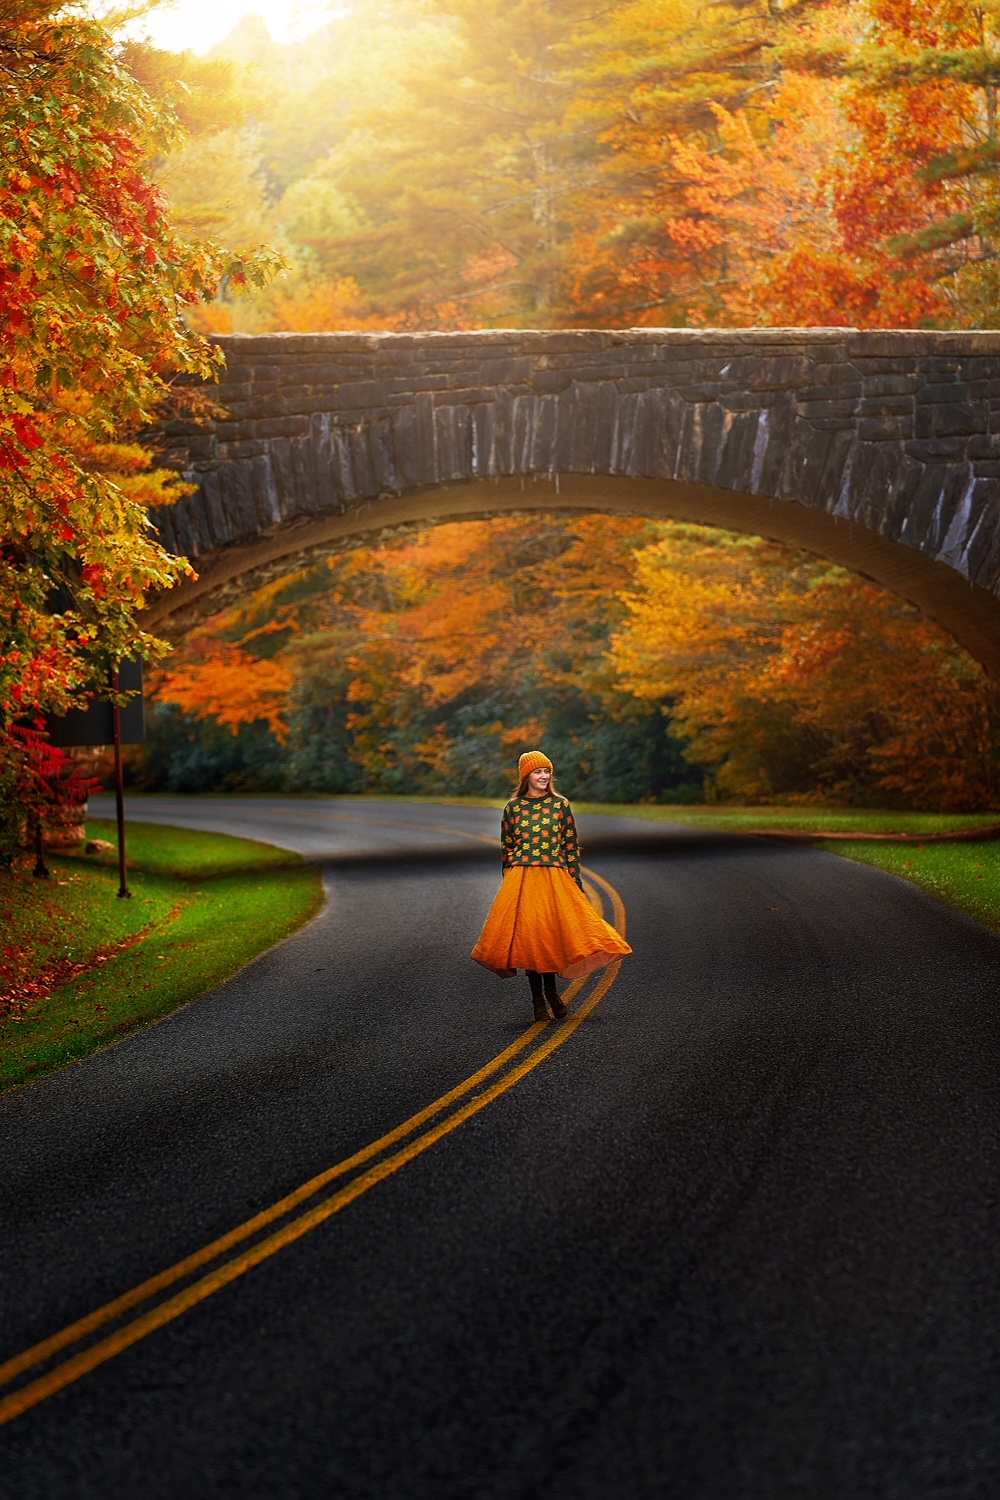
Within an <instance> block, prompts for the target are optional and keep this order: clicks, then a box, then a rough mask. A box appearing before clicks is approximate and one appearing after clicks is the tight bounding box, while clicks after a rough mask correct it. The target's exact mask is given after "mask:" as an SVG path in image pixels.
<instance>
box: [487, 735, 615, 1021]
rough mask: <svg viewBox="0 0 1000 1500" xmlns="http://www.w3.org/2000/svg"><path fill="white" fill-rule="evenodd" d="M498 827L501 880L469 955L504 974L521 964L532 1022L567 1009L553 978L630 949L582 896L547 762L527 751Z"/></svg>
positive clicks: (567, 812) (567, 816)
mask: <svg viewBox="0 0 1000 1500" xmlns="http://www.w3.org/2000/svg"><path fill="white" fill-rule="evenodd" d="M517 775H518V787H517V791H516V792H515V793H514V795H513V797H512V798H511V800H510V801H509V802H508V803H507V806H506V807H505V808H504V810H503V821H502V822H501V825H500V845H501V849H502V863H503V882H502V884H501V886H500V889H499V891H498V892H497V894H496V899H495V900H494V902H493V905H492V907H491V908H490V914H489V916H488V917H487V918H486V922H485V925H484V926H483V930H482V933H481V934H480V937H479V942H478V943H477V944H476V946H475V948H473V950H472V957H473V958H474V959H475V960H476V962H477V963H481V964H483V965H484V967H485V968H487V969H492V970H493V972H494V974H499V975H500V976H501V978H503V979H510V978H512V977H513V976H514V975H515V974H516V973H517V971H518V969H524V971H525V973H526V974H527V976H528V983H529V984H530V985H531V1001H532V1004H533V1006H534V1010H535V1020H536V1021H547V1020H548V1012H547V1011H546V1009H545V1002H546V1000H547V1001H548V1003H549V1005H550V1006H551V1009H552V1014H553V1015H554V1016H556V1017H557V1018H559V1017H562V1016H564V1015H565V1014H566V1007H565V1005H564V1004H563V1003H562V1001H561V1000H560V998H559V991H558V990H557V989H556V975H557V974H561V975H563V976H564V977H565V978H567V979H576V978H578V977H579V976H580V975H581V974H590V973H591V972H592V971H593V970H594V969H602V968H603V967H604V966H605V964H610V963H613V962H614V961H615V959H617V958H621V957H623V956H624V955H625V954H626V953H631V952H632V950H631V948H630V947H629V945H628V943H626V941H625V939H624V938H622V937H620V936H619V934H618V933H617V932H616V931H615V929H614V928H613V927H609V926H608V924H607V922H605V921H604V919H603V918H602V917H599V916H598V915H597V912H596V911H595V910H594V908H593V907H592V906H591V904H590V902H589V901H588V900H587V898H586V896H585V895H584V894H583V884H582V882H581V880H580V844H579V840H578V839H577V836H576V824H575V822H574V821H573V812H572V809H571V808H570V805H569V803H568V802H567V801H566V798H565V797H561V796H560V795H559V793H558V792H557V791H556V789H555V785H554V783H553V779H552V762H551V761H550V760H549V758H548V756H547V755H543V754H542V752H541V750H529V751H528V752H527V753H526V754H525V755H522V756H521V759H520V760H519V761H518V763H517Z"/></svg>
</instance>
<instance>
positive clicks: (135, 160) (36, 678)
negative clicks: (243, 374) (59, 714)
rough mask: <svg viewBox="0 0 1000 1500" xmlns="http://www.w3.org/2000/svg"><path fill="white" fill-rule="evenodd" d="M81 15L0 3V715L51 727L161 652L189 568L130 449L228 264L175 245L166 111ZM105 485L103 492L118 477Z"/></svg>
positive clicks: (188, 360)
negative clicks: (134, 664) (155, 601)
mask: <svg viewBox="0 0 1000 1500" xmlns="http://www.w3.org/2000/svg"><path fill="white" fill-rule="evenodd" d="M143 55H144V54H143V52H142V49H135V48H127V49H123V48H121V47H119V46H118V44H116V43H115V41H114V39H113V38H112V37H111V35H110V34H109V33H108V31H107V30H106V29H105V28H104V27H103V26H102V25H101V24H100V23H99V22H97V21H95V20H93V19H91V18H90V16H89V14H88V12H87V10H86V9H85V7H84V6H82V5H79V6H77V5H69V6H66V5H62V4H55V3H52V0H6V3H2V4H0V147H2V149H0V161H2V168H0V303H2V308H3V314H4V316H3V320H2V324H0V533H2V551H0V620H2V630H3V641H4V644H3V652H2V660H0V711H2V715H3V717H4V719H5V720H9V719H10V718H11V717H12V716H13V717H17V716H19V715H24V714H25V713H30V712H35V711H37V710H55V711H59V710H61V709H63V708H65V707H66V706H67V704H69V703H70V702H71V701H72V700H73V699H74V698H75V697H76V695H77V694H78V693H79V691H80V690H81V689H82V688H85V687H87V686H89V685H92V684H94V683H96V682H100V683H102V684H103V683H104V682H106V669H107V666H108V664H109V663H111V662H114V661H116V660H118V659H120V658H122V657H125V656H128V655H131V654H133V653H134V652H135V651H136V650H139V651H141V652H143V653H144V654H155V653H156V652H157V651H158V650H159V649H160V648H159V645H158V643H157V642H156V641H155V639H154V638H153V637H151V636H150V635H149V634H148V633H145V632H143V630H142V629H141V624H140V622H139V611H140V609H141V606H142V603H143V600H144V598H145V595H146V593H147V591H148V590H150V589H158V588H166V587H169V586H170V585H171V584H172V583H173V582H175V581H176V580H177V579H178V578H179V577H180V576H181V575H182V574H183V573H185V572H186V571H187V564H186V563H185V562H184V561H183V559H178V558H175V557H171V556H169V555H168V554H167V553H166V552H165V551H164V550H163V548H162V547H160V546H159V545H158V543H157V542H156V540H155V537H154V536H153V535H152V533H151V532H150V530H149V528H148V525H147V522H146V510H145V504H144V501H145V500H148V499H150V498H155V499H156V500H157V501H158V502H160V501H162V499H163V498H164V496H165V495H168V494H169V490H170V486H169V484H168V482H167V479H166V477H165V476H163V477H161V478H155V479H152V480H149V479H148V478H147V480H146V481H145V484H146V490H145V493H139V490H141V488H142V486H141V484H130V483H127V482H120V476H121V475H123V474H130V475H131V476H132V478H133V479H136V480H137V479H138V476H139V475H141V473H142V471H143V469H144V467H145V465H144V461H143V459H142V458H141V457H140V456H139V455H138V454H137V453H136V452H135V451H134V450H133V451H131V452H130V451H129V444H128V442H127V441H126V442H125V444H124V447H121V446H119V447H118V448H117V451H115V452H110V451H108V447H109V445H116V444H118V445H120V444H121V439H122V437H123V436H125V437H126V438H127V437H128V435H129V433H131V432H134V431H135V430H136V429H137V428H138V427H139V426H141V424H143V423H144V422H146V421H147V420H148V418H149V416H150V414H151V413H152V411H153V409H154V408H155V406H156V404H157V402H158V401H159V400H161V398H163V397H164V396H165V395H166V394H167V393H168V379H169V375H170V372H171V371H184V372H188V373H193V374H197V375H200V376H202V377H206V378H210V377H211V375H212V373H213V370H214V368H215V355H214V353H213V351H212V350H211V348H210V347H209V346H208V345H207V344H205V343H203V342H201V341H200V340H198V339H196V338H193V337H191V336H190V335H189V334H187V333H186V331H185V328H184V324H183V322H182V319H181V317H180V314H181V312H182V311H183V309H184V308H185V307H186V306H188V305H190V304H192V303H195V302H197V301H199V300H200V299H203V298H207V297H211V296H212V295H213V294H214V293H215V290H216V288H217V287H218V285H219V283H220V282H221V281H222V280H223V279H224V278H225V279H227V280H228V281H229V282H230V283H233V282H236V283H239V282H244V283H247V282H250V281H259V280H261V279H262V278H263V277H264V275H265V274H266V270H267V265H268V261H267V257H266V256H259V257H257V258H252V257H251V258H249V259H247V258H243V257H239V256H232V255H229V254H226V253H224V252H222V251H221V250H219V249H217V248H216V247H214V246H212V245H211V244H203V243H198V242H196V241H194V240H188V239H186V238H184V237H183V236H181V235H179V234H178V233H177V232H176V231H175V230H174V229H173V227H172V226H171V223H170V219H169V214H168V211H167V205H166V202H165V200H164V198H163V196H162V194H161V193H160V192H159V191H158V190H157V188H156V187H155V186H154V184H153V181H152V179H151V164H152V163H153V161H154V160H155V159H156V157H157V155H158V153H163V152H165V151H167V150H168V149H169V148H170V146H171V144H172V143H173V141H174V140H176V139H177V135H178V131H179V129H180V125H179V122H178V119H177V116H176V112H175V111H174V110H172V109H171V108H170V106H169V102H168V101H165V100H164V99H162V98H159V99H158V98H156V97H154V95H153V93H151V92H150V90H149V89H148V88H147V87H146V86H144V84H143V82H142V81H140V78H139V76H138V74H139V72H140V71H141V69H140V68H139V60H140V59H141V58H142V57H143ZM115 475H118V476H119V478H117V479H116V477H115Z"/></svg>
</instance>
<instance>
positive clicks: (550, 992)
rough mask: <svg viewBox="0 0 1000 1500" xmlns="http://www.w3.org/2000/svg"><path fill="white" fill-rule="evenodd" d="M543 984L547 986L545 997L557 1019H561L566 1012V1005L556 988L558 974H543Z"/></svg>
mask: <svg viewBox="0 0 1000 1500" xmlns="http://www.w3.org/2000/svg"><path fill="white" fill-rule="evenodd" d="M542 984H543V985H544V987H545V998H546V1000H547V1001H548V1002H549V1007H550V1009H551V1011H552V1014H553V1015H554V1016H555V1018H556V1020H557V1021H561V1020H562V1018H563V1016H564V1015H565V1014H566V1007H565V1005H563V1003H562V1001H561V1000H560V999H559V991H558V990H557V989H556V976H555V975H554V974H543V975H542Z"/></svg>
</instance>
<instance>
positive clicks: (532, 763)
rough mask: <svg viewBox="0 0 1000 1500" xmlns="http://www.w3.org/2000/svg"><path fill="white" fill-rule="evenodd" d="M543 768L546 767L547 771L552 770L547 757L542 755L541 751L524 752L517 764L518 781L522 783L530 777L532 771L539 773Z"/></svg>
mask: <svg viewBox="0 0 1000 1500" xmlns="http://www.w3.org/2000/svg"><path fill="white" fill-rule="evenodd" d="M543 766H548V768H549V770H550V771H551V770H552V762H551V761H550V760H549V757H548V756H547V755H544V754H543V753H542V751H541V750H526V751H525V752H524V754H523V755H522V756H521V758H520V760H519V761H518V763H517V779H518V781H519V782H520V781H523V780H524V778H525V777H526V776H530V775H531V773H532V771H540V770H541V769H542V767H543Z"/></svg>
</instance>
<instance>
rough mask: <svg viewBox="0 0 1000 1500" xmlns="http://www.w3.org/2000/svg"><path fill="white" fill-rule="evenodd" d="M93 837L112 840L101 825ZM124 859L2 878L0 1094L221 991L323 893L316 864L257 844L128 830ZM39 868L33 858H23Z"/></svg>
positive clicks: (93, 859)
mask: <svg viewBox="0 0 1000 1500" xmlns="http://www.w3.org/2000/svg"><path fill="white" fill-rule="evenodd" d="M87 831H88V836H89V837H90V838H93V839H106V840H109V841H113V839H114V836H115V835H114V826H113V825H112V824H109V823H103V822H99V821H94V822H91V823H88V825H87ZM128 852H129V885H130V887H131V889H132V891H133V898H132V900H130V901H125V900H119V899H118V897H117V894H116V893H117V890H118V866H117V855H116V852H115V850H114V849H112V850H110V851H106V852H104V853H102V854H98V855H89V856H74V857H57V856H49V857H48V858H49V864H50V867H51V869H52V879H51V880H48V881H44V880H39V881H35V880H32V879H31V877H30V875H29V874H27V873H22V874H19V875H17V876H4V875H0V922H2V924H3V932H4V938H3V942H4V949H3V954H2V963H0V991H6V992H7V994H8V995H9V996H10V995H13V996H14V997H15V999H14V1002H13V1005H12V1006H8V1007H5V1009H6V1010H9V1014H5V1015H4V1016H3V1018H2V1019H0V1089H6V1088H11V1087H12V1086H14V1085H17V1084H19V1083H24V1082H26V1081H27V1080H29V1079H35V1078H39V1077H41V1076H42V1075H43V1074H45V1073H49V1072H51V1071H52V1070H53V1069H55V1068H59V1067H62V1066H63V1065H64V1064H66V1063H68V1062H74V1061H77V1060H79V1059H80V1058H83V1057H86V1056H88V1055H89V1054H90V1053H92V1052H95V1051H97V1050H98V1049H99V1048H100V1047H105V1046H107V1045H109V1043H111V1042H114V1041H118V1040H120V1038H121V1037H123V1036H125V1035H127V1034H128V1033H129V1032H131V1031H134V1030H136V1029H137V1028H138V1027H140V1026H144V1025H147V1024H148V1023H149V1022H150V1021H156V1020H159V1019H160V1018H161V1017H162V1016H165V1015H167V1014H169V1012H170V1011H172V1010H176V1009H177V1007H178V1006H180V1005H184V1004H186V1003H187V1001H189V1000H193V999H195V998H196V997H197V996H198V995H202V994H204V993H205V992H206V991H208V990H210V989H213V988H214V987H215V986H216V985H217V984H220V983H221V982H222V980H224V979H225V978H227V977H228V976H229V975H230V974H233V973H235V971H236V970H237V969H239V968H242V966H243V965H244V964H245V963H247V962H248V961H249V960H250V959H251V958H253V957H255V955H256V954H258V953H261V952H263V951H264V949H266V948H269V947H271V946H272V944H274V943H276V942H278V941H280V939H281V938H283V937H286V936H287V935H288V934H289V933H290V932H294V931H295V929H296V928H298V927H300V926H301V925H302V924H303V922H305V921H307V920H308V918H309V917H311V916H312V915H313V914H314V913H315V912H316V911H317V910H318V909H319V906H320V904H321V902H322V886H321V881H320V876H319V872H318V870H316V869H315V868H314V867H313V866H310V865H307V864H305V863H304V862H303V861H302V860H301V859H300V857H299V856H298V855H297V854H293V853H291V852H289V851H287V850H284V849H275V848H273V847H271V846H270V845H266V844H258V843H255V842H252V841H251V840H249V839H236V838H228V837H226V836H224V835H222V834H211V833H196V832H192V831H190V830H188V829H181V828H166V827H160V826H158V825H155V824H141V823H135V824H132V825H130V828H129V835H128ZM26 868H30V867H26Z"/></svg>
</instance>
